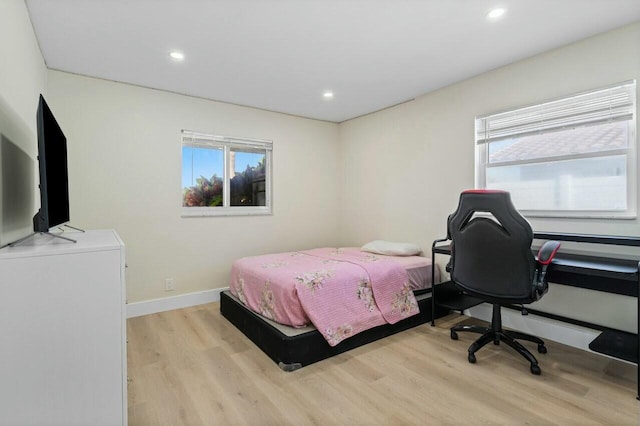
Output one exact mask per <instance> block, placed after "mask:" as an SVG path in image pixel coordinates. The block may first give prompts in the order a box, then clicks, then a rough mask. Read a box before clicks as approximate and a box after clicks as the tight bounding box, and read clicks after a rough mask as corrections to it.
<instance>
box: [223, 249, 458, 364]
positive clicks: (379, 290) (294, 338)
mask: <svg viewBox="0 0 640 426" xmlns="http://www.w3.org/2000/svg"><path fill="white" fill-rule="evenodd" d="M434 274H435V277H436V278H435V279H436V282H438V281H439V271H438V269H437V268H436V270H435V271H434ZM431 276H432V271H431V260H430V259H428V258H426V257H421V256H393V255H382V254H379V253H370V252H367V251H362V250H361V249H360V248H353V247H347V248H320V249H313V250H305V251H300V252H289V253H277V254H269V255H264V256H255V257H247V258H243V259H239V260H237V261H236V262H234V264H233V267H232V271H231V279H230V285H229V291H226V292H223V293H222V295H221V303H220V310H221V313H222V315H223V316H224V317H225V318H227V319H228V320H229V321H230V322H231V323H232V324H234V325H235V326H236V327H237V328H238V329H240V331H242V332H243V333H244V334H245V335H246V336H247V337H248V338H249V339H250V340H252V341H253V342H254V343H255V344H256V345H257V346H258V347H260V349H262V350H263V351H264V352H265V353H266V354H267V355H268V356H269V357H270V358H271V359H272V360H274V361H275V362H276V363H277V364H278V365H279V366H280V367H281V368H282V369H284V370H287V371H291V370H295V369H297V368H300V367H302V366H304V365H308V364H311V363H313V362H316V361H319V360H321V359H324V358H327V357H330V356H333V355H336V354H338V353H341V352H344V351H346V350H349V349H352V348H354V347H357V346H360V345H362V344H366V343H369V342H371V341H374V340H377V339H380V338H382V337H385V336H388V335H390V334H394V333H397V332H399V331H402V330H406V329H408V328H411V327H415V326H416V325H419V324H423V323H424V322H427V321H428V320H430V319H431V314H432V311H431V303H430V298H431V294H430V287H431ZM445 313H446V312H445V311H442V312H436V316H440V315H444V314H445Z"/></svg>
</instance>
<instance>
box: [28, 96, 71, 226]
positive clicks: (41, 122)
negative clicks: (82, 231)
mask: <svg viewBox="0 0 640 426" xmlns="http://www.w3.org/2000/svg"><path fill="white" fill-rule="evenodd" d="M37 124H38V164H39V171H40V210H39V211H38V213H36V215H35V216H34V217H33V230H34V231H35V232H48V231H49V229H50V228H53V227H55V226H58V225H62V224H64V223H66V222H68V221H69V176H68V170H67V138H66V137H65V136H64V133H63V132H62V129H60V126H59V125H58V122H57V121H56V119H55V117H54V116H53V114H52V113H51V109H49V106H48V105H47V102H46V101H45V100H44V97H43V96H42V95H40V102H39V104H38V113H37Z"/></svg>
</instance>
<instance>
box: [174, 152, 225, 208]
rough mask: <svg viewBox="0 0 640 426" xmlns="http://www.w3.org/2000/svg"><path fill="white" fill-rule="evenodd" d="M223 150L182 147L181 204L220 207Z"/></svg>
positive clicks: (185, 205)
mask: <svg viewBox="0 0 640 426" xmlns="http://www.w3.org/2000/svg"><path fill="white" fill-rule="evenodd" d="M223 164H224V151H223V150H222V149H220V148H214V147H200V146H188V145H184V146H183V147H182V194H183V195H182V205H183V206H184V207H221V206H222V200H223V185H222V176H223V170H224V169H223Z"/></svg>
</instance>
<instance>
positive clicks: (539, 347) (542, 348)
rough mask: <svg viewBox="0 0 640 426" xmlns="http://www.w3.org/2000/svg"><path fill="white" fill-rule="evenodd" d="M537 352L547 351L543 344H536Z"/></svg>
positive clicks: (544, 352) (543, 352)
mask: <svg viewBox="0 0 640 426" xmlns="http://www.w3.org/2000/svg"><path fill="white" fill-rule="evenodd" d="M538 353H541V354H546V353H547V347H546V346H545V345H538Z"/></svg>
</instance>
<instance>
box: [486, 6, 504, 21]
mask: <svg viewBox="0 0 640 426" xmlns="http://www.w3.org/2000/svg"><path fill="white" fill-rule="evenodd" d="M506 11H507V9H504V8H502V7H497V8H495V9H492V10H490V11H489V13H487V19H490V20H496V19H498V18H501V17H502V16H504V14H505V13H506Z"/></svg>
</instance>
